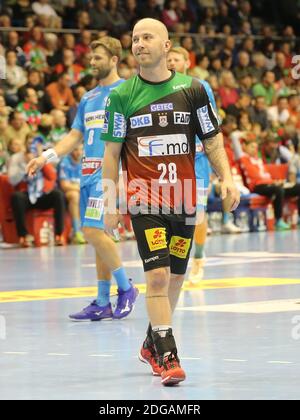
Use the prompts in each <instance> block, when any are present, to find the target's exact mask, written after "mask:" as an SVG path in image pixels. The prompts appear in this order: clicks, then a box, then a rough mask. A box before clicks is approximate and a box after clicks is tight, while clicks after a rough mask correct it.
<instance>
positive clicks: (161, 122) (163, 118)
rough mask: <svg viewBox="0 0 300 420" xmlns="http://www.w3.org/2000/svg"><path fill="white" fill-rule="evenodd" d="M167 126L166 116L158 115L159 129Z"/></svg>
mask: <svg viewBox="0 0 300 420" xmlns="http://www.w3.org/2000/svg"><path fill="white" fill-rule="evenodd" d="M168 124H169V123H168V116H167V114H165V115H160V114H158V125H159V126H160V127H167V125H168Z"/></svg>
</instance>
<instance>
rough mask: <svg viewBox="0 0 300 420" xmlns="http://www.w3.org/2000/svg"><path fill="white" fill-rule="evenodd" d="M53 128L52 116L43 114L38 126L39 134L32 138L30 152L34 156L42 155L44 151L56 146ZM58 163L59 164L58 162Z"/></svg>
mask: <svg viewBox="0 0 300 420" xmlns="http://www.w3.org/2000/svg"><path fill="white" fill-rule="evenodd" d="M52 128H53V117H52V115H50V114H43V115H42V117H41V121H40V123H39V125H38V130H37V132H36V133H35V134H34V135H33V136H32V141H31V144H30V150H31V152H32V153H33V154H34V155H37V156H39V155H41V154H42V152H43V151H44V150H47V149H49V148H50V147H52V146H54V144H53V139H52V137H51V131H52ZM57 163H58V162H57Z"/></svg>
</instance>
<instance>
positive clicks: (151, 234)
mask: <svg viewBox="0 0 300 420" xmlns="http://www.w3.org/2000/svg"><path fill="white" fill-rule="evenodd" d="M145 235H146V239H147V243H148V246H149V249H150V251H156V250H158V249H164V248H167V239H166V229H165V228H154V229H146V230H145Z"/></svg>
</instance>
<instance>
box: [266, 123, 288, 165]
mask: <svg viewBox="0 0 300 420" xmlns="http://www.w3.org/2000/svg"><path fill="white" fill-rule="evenodd" d="M280 140H281V139H280V137H279V135H278V134H277V133H274V132H272V131H269V132H268V133H267V136H266V138H265V140H264V141H263V143H262V145H261V147H260V152H261V157H262V160H263V162H264V163H276V164H281V163H288V162H289V161H290V160H291V158H292V152H291V151H290V150H289V149H288V148H287V147H286V146H283V145H282V144H281V142H280Z"/></svg>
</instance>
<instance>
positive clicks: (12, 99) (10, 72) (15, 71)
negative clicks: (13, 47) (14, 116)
mask: <svg viewBox="0 0 300 420" xmlns="http://www.w3.org/2000/svg"><path fill="white" fill-rule="evenodd" d="M5 58H6V79H5V80H4V88H5V99H6V102H7V104H8V105H9V106H12V107H14V106H16V105H17V103H18V102H19V98H18V89H19V88H20V87H21V86H23V85H25V83H26V82H27V75H26V73H25V71H24V70H23V68H22V67H20V66H18V65H17V54H16V53H15V52H14V51H7V52H6V54H5Z"/></svg>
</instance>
